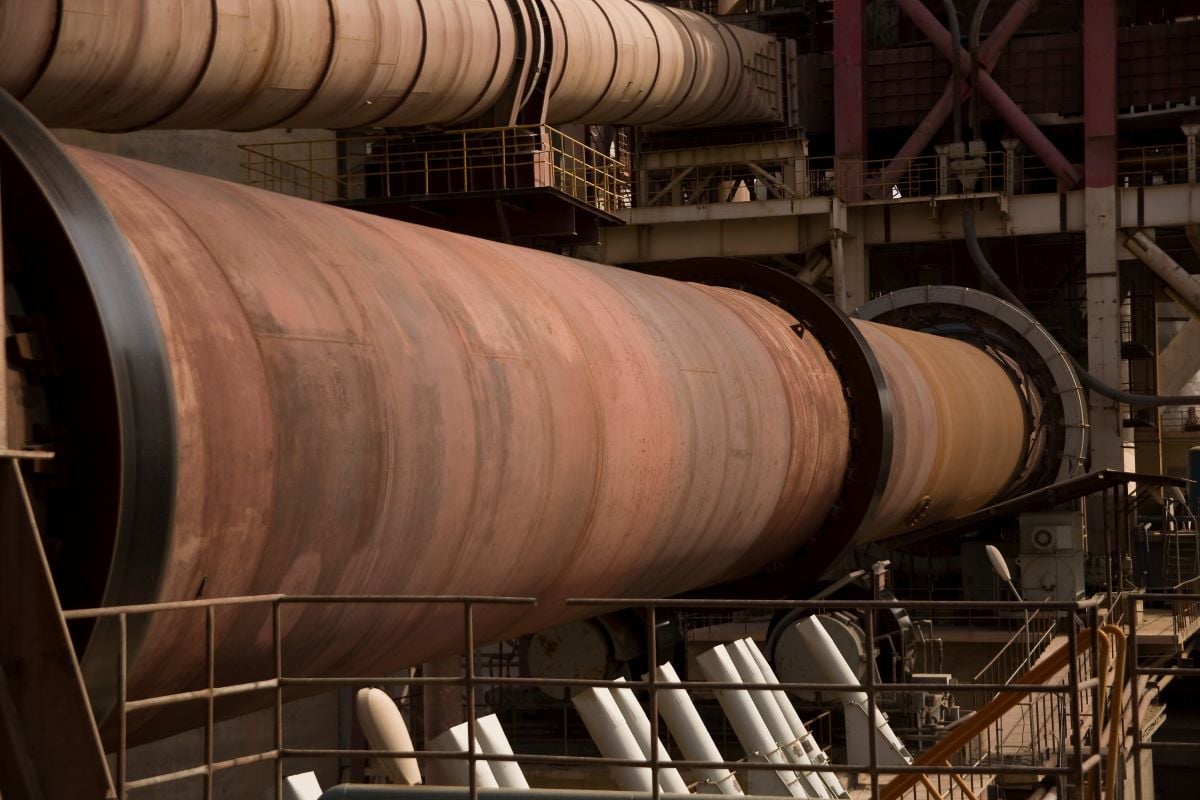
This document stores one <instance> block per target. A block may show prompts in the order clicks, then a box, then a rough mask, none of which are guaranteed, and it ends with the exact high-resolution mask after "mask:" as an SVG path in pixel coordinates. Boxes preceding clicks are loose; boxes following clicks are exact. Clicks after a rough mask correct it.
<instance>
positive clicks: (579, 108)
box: [0, 0, 780, 131]
mask: <svg viewBox="0 0 1200 800" xmlns="http://www.w3.org/2000/svg"><path fill="white" fill-rule="evenodd" d="M543 27H544V28H545V29H544V30H543ZM777 61H778V56H777V45H776V42H775V40H774V39H773V38H772V37H770V36H765V35H762V34H758V33H753V32H751V31H747V30H744V29H740V28H736V27H733V26H730V25H726V24H724V23H720V22H717V21H716V20H714V19H712V18H711V17H708V16H705V15H703V14H697V13H694V12H690V11H682V10H676V9H668V8H663V7H660V6H657V5H655V4H652V3H647V2H642V1H641V0H178V2H171V3H163V2H153V1H152V0H121V2H111V0H0V88H3V89H5V90H6V91H8V92H9V93H10V94H12V95H13V96H14V97H16V98H17V99H19V100H21V101H22V102H23V103H24V104H25V105H26V106H27V107H28V108H29V109H30V110H31V111H33V112H34V114H35V115H37V116H38V117H39V118H40V119H41V120H42V121H43V122H45V123H46V124H48V125H51V126H57V127H71V128H90V129H93V130H104V131H126V130H133V129H137V128H147V127H154V128H221V129H226V130H256V129H263V128H276V127H288V128H338V129H350V128H366V127H375V126H386V127H408V126H420V125H453V124H467V123H470V122H471V121H474V120H477V119H479V118H481V116H482V115H483V114H484V113H485V112H488V111H489V110H491V109H492V108H493V107H494V106H496V104H497V103H498V102H500V101H501V98H502V97H505V96H507V97H508V101H507V102H508V103H509V106H508V107H507V108H503V109H497V114H496V117H497V119H500V120H507V119H508V118H509V116H510V114H511V113H512V102H513V100H512V96H513V95H516V96H517V97H519V98H523V99H526V100H527V99H528V98H529V97H531V96H535V95H536V96H539V97H540V96H541V94H538V93H536V92H534V91H533V90H534V88H535V87H536V85H537V82H538V81H539V80H544V81H546V83H545V84H544V86H545V92H544V93H545V95H546V96H547V97H548V98H549V102H548V103H547V107H546V113H547V114H548V121H550V122H552V123H555V122H558V123H565V122H586V123H592V124H602V123H624V124H634V123H647V122H653V123H657V124H661V125H664V126H673V127H685V126H690V125H701V124H703V125H715V124H733V123H748V122H760V121H765V120H775V119H778V118H779V115H780V111H779V80H778V75H779V71H778V64H777ZM519 104H520V103H519V101H518V105H519Z"/></svg>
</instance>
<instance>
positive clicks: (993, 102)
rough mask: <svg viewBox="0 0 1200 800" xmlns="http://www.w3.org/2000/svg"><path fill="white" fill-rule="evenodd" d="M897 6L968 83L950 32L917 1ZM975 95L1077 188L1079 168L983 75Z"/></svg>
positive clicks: (967, 64)
mask: <svg viewBox="0 0 1200 800" xmlns="http://www.w3.org/2000/svg"><path fill="white" fill-rule="evenodd" d="M896 2H897V4H898V5H899V6H900V8H901V9H902V10H903V11H904V13H905V14H907V15H908V16H909V18H910V19H911V20H912V21H913V23H914V24H916V26H917V27H918V28H919V29H920V30H921V32H922V33H924V34H925V35H926V36H927V37H929V40H930V41H931V42H932V43H933V46H934V47H936V48H937V49H938V50H939V51H940V52H941V53H942V55H944V56H945V57H946V58H947V59H949V60H950V62H951V66H952V67H953V68H957V69H958V71H959V73H960V74H961V75H963V76H964V77H966V78H967V79H968V80H969V79H970V77H971V56H970V54H969V53H967V52H966V50H962V49H960V50H959V54H958V59H957V61H956V60H955V58H954V46H953V42H951V41H950V32H949V31H947V30H946V28H945V26H944V25H942V23H941V22H939V21H938V19H937V17H935V16H934V15H933V13H932V12H930V10H929V9H928V8H927V7H926V6H925V4H924V3H922V2H921V0H896ZM977 91H978V92H979V96H980V97H981V98H982V99H983V100H984V101H985V102H987V104H988V105H990V106H991V107H992V108H994V109H995V110H996V112H997V113H998V114H999V115H1000V116H1001V118H1002V119H1003V120H1004V121H1005V122H1006V123H1007V124H1008V126H1009V127H1010V128H1012V129H1013V132H1014V133H1016V134H1017V135H1018V136H1020V137H1021V139H1022V140H1024V142H1025V143H1026V144H1027V145H1029V149H1030V150H1032V151H1033V152H1035V153H1037V155H1038V157H1039V158H1041V159H1042V161H1044V162H1045V164H1046V166H1047V167H1048V168H1049V169H1050V171H1051V172H1053V173H1054V175H1055V176H1056V177H1057V178H1058V179H1059V181H1061V182H1062V183H1063V185H1064V186H1065V187H1066V188H1068V189H1070V188H1074V187H1075V186H1078V185H1079V183H1080V181H1081V180H1082V178H1083V176H1082V175H1081V174H1080V172H1079V169H1078V168H1077V167H1076V166H1075V165H1074V164H1072V163H1071V162H1070V161H1068V160H1067V158H1066V156H1064V155H1063V154H1062V153H1061V152H1060V151H1059V149H1058V148H1057V147H1055V146H1054V143H1053V142H1051V141H1050V140H1049V139H1048V138H1046V134H1044V133H1043V132H1042V130H1041V128H1039V127H1038V126H1037V125H1036V124H1035V123H1034V122H1033V120H1031V119H1030V118H1029V117H1028V116H1027V115H1026V114H1025V112H1024V111H1022V110H1021V107H1020V106H1018V105H1017V104H1016V103H1014V102H1013V100H1012V98H1011V97H1009V96H1008V95H1007V94H1006V93H1005V91H1004V90H1003V89H1002V88H1000V85H999V84H998V83H996V81H995V80H994V79H993V78H992V76H991V75H989V74H987V73H986V72H980V73H979V86H978V87H977Z"/></svg>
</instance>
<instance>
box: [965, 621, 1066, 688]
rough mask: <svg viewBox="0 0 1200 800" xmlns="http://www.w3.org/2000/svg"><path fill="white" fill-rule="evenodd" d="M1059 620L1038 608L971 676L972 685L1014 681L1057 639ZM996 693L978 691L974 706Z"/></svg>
mask: <svg viewBox="0 0 1200 800" xmlns="http://www.w3.org/2000/svg"><path fill="white" fill-rule="evenodd" d="M1057 627H1058V620H1057V619H1055V618H1054V617H1053V616H1051V615H1050V614H1046V613H1043V612H1041V611H1037V612H1035V613H1034V614H1032V615H1030V617H1029V621H1028V623H1026V624H1024V625H1022V626H1021V627H1020V628H1019V629H1017V631H1016V632H1015V633H1014V634H1013V635H1012V636H1011V637H1010V638H1009V640H1008V641H1007V642H1005V643H1004V644H1003V645H1001V647H1000V649H999V650H998V651H997V652H996V655H994V656H992V659H991V660H990V661H988V663H987V664H985V665H984V666H983V667H982V668H981V669H980V670H979V671H978V672H977V673H975V677H973V678H972V679H971V683H972V684H980V683H983V684H995V683H1005V684H1007V683H1012V682H1013V681H1014V680H1016V678H1017V676H1018V675H1020V674H1021V673H1022V672H1024V671H1025V670H1027V669H1028V668H1029V667H1031V666H1033V663H1034V662H1035V661H1037V657H1038V656H1039V655H1041V654H1042V653H1043V652H1045V650H1046V648H1047V647H1048V646H1049V644H1050V640H1051V639H1053V638H1054V632H1055V630H1056V629H1057ZM993 696H994V693H993V694H988V693H986V692H977V693H976V694H975V696H974V703H973V705H972V706H971V708H979V707H980V706H982V705H983V704H984V703H986V702H987V701H988V700H990V699H991V698H992V697H993Z"/></svg>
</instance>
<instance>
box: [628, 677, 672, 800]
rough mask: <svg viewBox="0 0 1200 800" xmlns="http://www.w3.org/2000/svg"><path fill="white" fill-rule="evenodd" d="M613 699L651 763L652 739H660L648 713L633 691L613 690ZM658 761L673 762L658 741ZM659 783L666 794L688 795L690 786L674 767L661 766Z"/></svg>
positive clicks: (662, 762) (664, 746) (639, 746)
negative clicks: (652, 726) (653, 729)
mask: <svg viewBox="0 0 1200 800" xmlns="http://www.w3.org/2000/svg"><path fill="white" fill-rule="evenodd" d="M624 680H625V679H624V678H617V682H619V683H620V682H624ZM610 691H611V692H612V698H613V700H614V701H615V702H616V704H617V708H619V709H620V710H621V716H623V717H624V718H625V724H626V725H627V726H628V727H629V730H631V731H633V736H634V738H635V739H637V743H638V749H640V750H641V751H642V756H643V757H644V758H645V759H646V760H647V761H649V760H650V759H651V757H652V756H653V755H654V753H653V751H652V747H651V744H650V741H651V740H650V737H651V735H653V736H654V737H655V738H658V735H657V733H653V734H652V732H651V726H650V718H649V717H647V716H646V711H645V710H644V709H643V708H642V704H641V703H639V702H638V700H637V697H636V696H635V695H634V693H633V690H632V689H618V688H615V687H614V688H613V689H611V690H610ZM658 760H659V763H660V764H669V763H670V762H671V754H670V753H669V752H668V751H667V746H666V745H665V744H663V743H662V740H661V739H659V741H658ZM658 783H659V786H660V787H661V788H662V790H663V791H664V792H673V793H676V794H687V793H688V786H687V784H686V783H684V780H683V778H682V777H681V776H680V774H679V770H677V769H675V768H674V767H669V766H660V767H659V768H658Z"/></svg>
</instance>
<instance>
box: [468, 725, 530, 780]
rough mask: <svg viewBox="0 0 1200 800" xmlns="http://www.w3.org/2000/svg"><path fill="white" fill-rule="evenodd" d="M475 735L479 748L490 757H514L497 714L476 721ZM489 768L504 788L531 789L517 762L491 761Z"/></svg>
mask: <svg viewBox="0 0 1200 800" xmlns="http://www.w3.org/2000/svg"><path fill="white" fill-rule="evenodd" d="M475 735H476V737H478V739H479V747H480V748H481V749H482V750H483V752H484V753H485V754H487V755H489V756H511V755H513V749H512V745H510V744H509V743H508V737H507V736H505V735H504V728H503V727H501V726H500V720H499V718H497V717H496V715H495V714H488V715H487V716H486V717H480V718H479V719H477V720H475ZM488 766H489V767H491V768H492V775H494V776H495V777H496V783H498V784H500V786H501V787H502V788H505V789H528V788H529V781H527V780H525V773H524V772H522V771H521V765H520V764H518V763H517V762H515V761H489V762H488Z"/></svg>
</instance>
